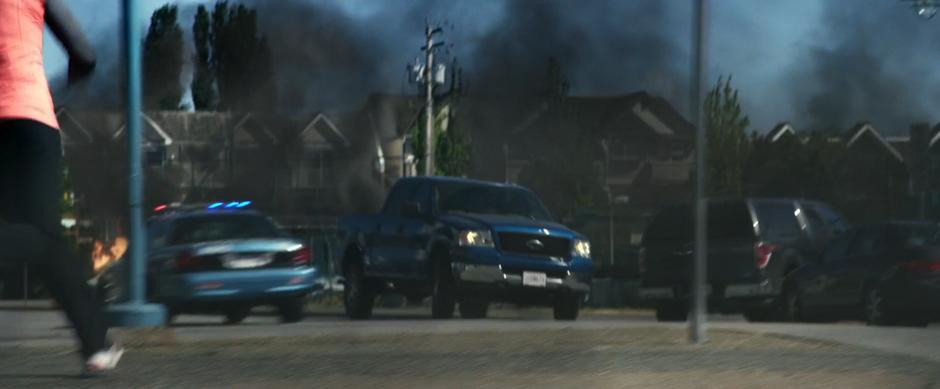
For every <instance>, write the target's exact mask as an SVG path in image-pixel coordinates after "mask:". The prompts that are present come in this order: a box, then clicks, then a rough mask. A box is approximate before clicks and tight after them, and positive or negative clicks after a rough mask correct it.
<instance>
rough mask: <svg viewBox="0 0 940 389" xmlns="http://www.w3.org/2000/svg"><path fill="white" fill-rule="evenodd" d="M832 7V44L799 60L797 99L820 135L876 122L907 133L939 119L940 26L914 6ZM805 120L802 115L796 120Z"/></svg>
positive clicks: (864, 0) (863, 0)
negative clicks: (917, 13) (938, 65)
mask: <svg viewBox="0 0 940 389" xmlns="http://www.w3.org/2000/svg"><path fill="white" fill-rule="evenodd" d="M846 5H847V4H846V2H843V1H828V2H826V3H825V5H824V12H823V16H822V22H823V24H822V27H823V34H824V36H825V39H821V40H820V41H819V42H825V44H824V45H822V44H819V45H817V46H815V47H813V48H811V49H810V50H809V52H808V53H807V55H806V60H805V61H799V62H798V65H797V68H796V69H795V70H794V72H795V74H796V76H795V78H794V82H793V83H792V84H791V85H792V89H791V90H790V91H789V94H790V95H791V96H792V100H793V102H794V106H795V107H797V108H798V109H797V110H796V111H797V112H801V113H803V114H805V115H806V118H805V122H807V124H808V125H809V126H810V128H809V129H814V130H837V131H844V130H845V129H847V128H849V127H850V126H852V125H853V124H855V123H857V122H860V121H870V122H872V123H873V124H874V125H875V127H877V128H878V129H879V130H881V131H883V132H885V133H891V134H905V133H907V130H908V127H909V126H910V124H911V123H914V122H919V121H927V120H931V119H936V118H937V117H936V115H935V114H932V113H931V110H932V109H934V108H935V107H937V106H938V104H940V98H938V97H940V96H938V95H937V93H936V91H937V90H940V88H938V87H940V77H937V75H936V59H937V58H938V56H937V53H940V41H938V39H936V37H937V36H938V33H940V28H938V27H940V25H938V24H937V21H936V20H932V21H925V20H921V19H920V18H918V17H916V16H915V15H914V14H913V12H912V11H911V10H910V9H909V8H907V7H906V4H903V3H898V2H892V1H880V0H857V1H852V5H851V6H846ZM795 119H797V120H799V118H795Z"/></svg>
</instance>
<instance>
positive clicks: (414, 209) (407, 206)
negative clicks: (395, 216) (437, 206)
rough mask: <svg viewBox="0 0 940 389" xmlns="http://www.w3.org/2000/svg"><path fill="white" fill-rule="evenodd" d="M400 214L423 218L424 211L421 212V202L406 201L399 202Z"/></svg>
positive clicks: (411, 217)
mask: <svg viewBox="0 0 940 389" xmlns="http://www.w3.org/2000/svg"><path fill="white" fill-rule="evenodd" d="M400 213H401V216H402V217H406V218H408V219H423V218H424V217H425V215H424V212H421V204H420V203H418V202H416V201H406V202H404V203H402V204H401V210H400Z"/></svg>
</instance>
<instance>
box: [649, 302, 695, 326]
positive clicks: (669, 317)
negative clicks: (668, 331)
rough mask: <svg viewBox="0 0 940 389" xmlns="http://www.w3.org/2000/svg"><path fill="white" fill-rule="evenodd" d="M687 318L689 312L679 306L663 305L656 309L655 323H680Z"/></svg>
mask: <svg viewBox="0 0 940 389" xmlns="http://www.w3.org/2000/svg"><path fill="white" fill-rule="evenodd" d="M688 318H689V311H688V310H687V309H685V307H683V306H682V305H679V304H663V305H659V306H657V307H656V321H662V322H680V321H686V319H688Z"/></svg>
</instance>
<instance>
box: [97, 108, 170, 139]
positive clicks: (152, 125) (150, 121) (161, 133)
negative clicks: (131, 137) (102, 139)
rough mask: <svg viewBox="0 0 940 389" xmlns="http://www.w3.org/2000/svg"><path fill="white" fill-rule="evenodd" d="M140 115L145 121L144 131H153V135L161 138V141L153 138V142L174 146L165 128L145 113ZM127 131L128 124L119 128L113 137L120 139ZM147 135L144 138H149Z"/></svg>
mask: <svg viewBox="0 0 940 389" xmlns="http://www.w3.org/2000/svg"><path fill="white" fill-rule="evenodd" d="M140 115H141V119H143V123H142V124H143V125H144V126H143V127H144V129H147V128H150V129H151V130H153V133H156V134H157V136H158V137H159V139H152V137H151V139H152V140H153V141H155V142H161V143H163V145H164V146H169V145H171V144H173V138H172V137H170V135H169V134H167V132H166V131H164V130H163V127H160V125H159V124H157V122H156V121H154V120H153V118H151V117H150V116H148V115H147V114H145V113H141V114H140ZM125 129H127V123H124V124H122V125H121V127H119V128H118V129H117V131H115V132H114V135H112V137H113V138H114V139H118V138H120V137H122V136H124V130H125ZM147 134H148V133H147V132H145V133H144V138H147Z"/></svg>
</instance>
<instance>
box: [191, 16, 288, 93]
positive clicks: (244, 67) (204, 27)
mask: <svg viewBox="0 0 940 389" xmlns="http://www.w3.org/2000/svg"><path fill="white" fill-rule="evenodd" d="M193 41H194V44H195V51H196V52H195V55H194V58H193V59H194V60H193V62H194V65H195V66H194V67H195V69H194V75H193V82H192V91H193V103H194V104H195V108H196V109H226V110H236V111H244V110H271V109H273V108H274V107H276V104H277V88H276V84H275V80H274V66H273V64H272V62H271V50H270V47H269V45H268V42H267V39H266V38H265V37H264V36H263V35H262V34H261V33H260V32H259V29H258V13H257V11H256V10H254V9H251V8H248V7H246V6H244V5H241V4H239V5H237V6H234V5H233V6H231V7H230V6H229V3H228V1H219V2H217V3H216V4H215V7H214V8H213V9H212V11H211V12H209V11H208V10H207V9H206V7H204V6H199V8H198V9H197V11H196V18H195V21H194V22H193Z"/></svg>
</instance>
